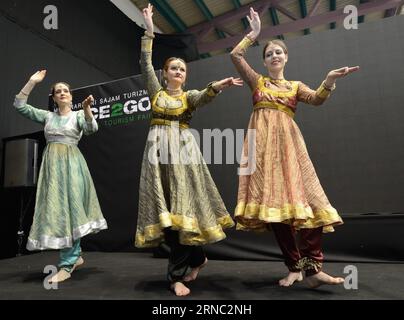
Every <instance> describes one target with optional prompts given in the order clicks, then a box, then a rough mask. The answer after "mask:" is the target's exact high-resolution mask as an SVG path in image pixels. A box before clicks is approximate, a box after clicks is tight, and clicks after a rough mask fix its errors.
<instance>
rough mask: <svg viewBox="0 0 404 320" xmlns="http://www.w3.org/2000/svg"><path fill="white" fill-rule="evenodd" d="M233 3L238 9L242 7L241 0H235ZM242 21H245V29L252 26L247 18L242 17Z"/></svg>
mask: <svg viewBox="0 0 404 320" xmlns="http://www.w3.org/2000/svg"><path fill="white" fill-rule="evenodd" d="M233 5H234V7H235V8H236V9H238V8H240V7H241V3H240V0H233ZM241 22H242V23H243V27H244V30H246V29H248V27H249V26H250V24H249V23H248V20H247V18H243V19H241Z"/></svg>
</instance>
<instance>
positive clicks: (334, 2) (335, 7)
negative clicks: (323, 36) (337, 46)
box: [330, 0, 337, 29]
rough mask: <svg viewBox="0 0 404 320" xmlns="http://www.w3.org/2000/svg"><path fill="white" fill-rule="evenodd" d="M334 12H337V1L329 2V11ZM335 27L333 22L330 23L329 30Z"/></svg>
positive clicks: (331, 0)
mask: <svg viewBox="0 0 404 320" xmlns="http://www.w3.org/2000/svg"><path fill="white" fill-rule="evenodd" d="M335 10H337V0H330V11H335ZM336 25H337V24H336V23H335V22H331V23H330V29H335V27H336Z"/></svg>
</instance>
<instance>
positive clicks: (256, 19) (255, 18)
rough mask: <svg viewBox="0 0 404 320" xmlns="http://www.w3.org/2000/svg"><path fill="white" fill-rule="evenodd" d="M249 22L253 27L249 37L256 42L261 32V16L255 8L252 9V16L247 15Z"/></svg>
mask: <svg viewBox="0 0 404 320" xmlns="http://www.w3.org/2000/svg"><path fill="white" fill-rule="evenodd" d="M246 18H247V20H248V22H249V24H250V27H251V30H252V31H251V32H250V33H249V34H248V36H249V37H250V38H252V39H253V40H255V39H256V38H257V37H258V35H259V33H260V31H261V20H260V16H259V14H258V12H256V11H254V9H253V8H250V15H249V16H248V15H247V17H246Z"/></svg>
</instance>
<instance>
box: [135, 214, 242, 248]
mask: <svg viewBox="0 0 404 320" xmlns="http://www.w3.org/2000/svg"><path fill="white" fill-rule="evenodd" d="M159 220H160V223H157V224H154V225H149V226H146V227H145V228H144V231H143V233H139V232H136V237H135V246H136V247H138V248H150V247H157V246H158V245H159V244H160V243H161V242H162V241H163V239H164V232H163V229H164V228H168V227H171V228H172V229H173V230H177V231H179V235H180V243H181V244H184V245H205V244H208V243H214V242H218V241H220V240H223V239H224V238H226V234H225V233H224V232H223V229H227V228H231V227H233V226H234V221H233V219H232V218H231V216H230V215H225V216H223V217H220V218H218V219H217V223H218V224H217V225H216V226H213V227H210V228H207V229H200V228H199V225H198V221H197V219H196V218H190V217H186V216H184V215H181V214H172V213H169V212H165V213H162V214H160V215H159Z"/></svg>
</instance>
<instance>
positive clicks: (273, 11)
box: [269, 7, 285, 40]
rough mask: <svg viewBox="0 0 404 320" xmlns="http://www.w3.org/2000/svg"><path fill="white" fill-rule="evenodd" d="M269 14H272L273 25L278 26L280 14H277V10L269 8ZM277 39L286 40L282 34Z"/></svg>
mask: <svg viewBox="0 0 404 320" xmlns="http://www.w3.org/2000/svg"><path fill="white" fill-rule="evenodd" d="M269 13H270V15H271V20H272V24H273V25H274V26H276V25H277V24H279V18H278V14H277V13H276V9H275V8H273V7H271V8H269ZM277 37H278V39H281V40H285V38H284V37H283V35H281V34H280V35H278V36H277Z"/></svg>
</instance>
